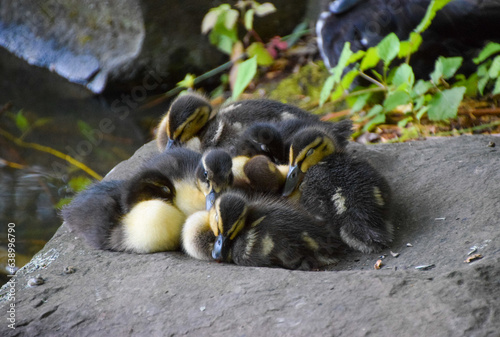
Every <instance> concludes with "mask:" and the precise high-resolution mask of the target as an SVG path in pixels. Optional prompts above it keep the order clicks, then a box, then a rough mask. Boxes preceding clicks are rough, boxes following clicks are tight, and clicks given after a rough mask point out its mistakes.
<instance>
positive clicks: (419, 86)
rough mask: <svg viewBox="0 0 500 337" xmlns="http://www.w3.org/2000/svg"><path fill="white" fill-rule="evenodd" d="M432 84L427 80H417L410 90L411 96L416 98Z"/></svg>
mask: <svg viewBox="0 0 500 337" xmlns="http://www.w3.org/2000/svg"><path fill="white" fill-rule="evenodd" d="M432 87H433V85H432V83H431V82H429V81H424V80H418V81H417V83H416V84H415V86H414V87H413V90H412V92H411V97H413V98H417V97H420V96H422V95H423V94H425V93H426V92H427V91H429V89H430V88H432Z"/></svg>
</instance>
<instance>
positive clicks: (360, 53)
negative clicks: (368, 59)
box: [347, 50, 366, 65]
mask: <svg viewBox="0 0 500 337" xmlns="http://www.w3.org/2000/svg"><path fill="white" fill-rule="evenodd" d="M365 54H366V52H365V51H364V50H358V51H357V52H356V53H354V54H352V55H351V57H349V59H348V60H347V65H349V64H351V63H354V62H357V61H358V60H359V59H360V58H362V57H363V56H365Z"/></svg>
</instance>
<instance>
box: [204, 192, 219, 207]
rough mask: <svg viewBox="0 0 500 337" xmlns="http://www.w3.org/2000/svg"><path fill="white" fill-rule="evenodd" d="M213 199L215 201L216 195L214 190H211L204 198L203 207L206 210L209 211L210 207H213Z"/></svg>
mask: <svg viewBox="0 0 500 337" xmlns="http://www.w3.org/2000/svg"><path fill="white" fill-rule="evenodd" d="M215 199H217V193H216V192H215V190H214V189H213V188H212V189H211V190H210V192H208V194H207V196H206V197H205V207H206V210H207V211H208V210H210V209H211V208H212V206H213V205H214V203H215Z"/></svg>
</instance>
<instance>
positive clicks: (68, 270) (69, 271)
mask: <svg viewBox="0 0 500 337" xmlns="http://www.w3.org/2000/svg"><path fill="white" fill-rule="evenodd" d="M75 271H76V268H75V267H73V266H68V267H65V268H64V274H73V273H74V272H75Z"/></svg>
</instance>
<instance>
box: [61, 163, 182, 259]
mask: <svg viewBox="0 0 500 337" xmlns="http://www.w3.org/2000/svg"><path fill="white" fill-rule="evenodd" d="M173 198H174V187H173V185H172V183H171V182H170V181H169V180H168V178H166V177H165V176H164V175H163V174H162V173H161V172H158V171H154V170H153V171H146V172H142V173H141V174H140V175H137V176H135V177H134V178H132V179H131V180H129V181H116V180H112V181H103V182H99V183H96V184H94V185H92V186H90V187H89V188H88V189H86V190H84V191H83V192H81V193H79V194H78V195H77V196H76V197H75V198H74V199H73V201H72V202H71V203H70V204H69V205H67V206H65V207H64V208H63V209H62V216H63V218H64V221H65V222H66V224H67V225H68V226H69V227H70V228H71V229H72V230H74V231H75V232H76V233H77V234H78V235H79V236H81V237H83V238H84V239H85V240H86V241H87V243H88V244H89V245H90V246H92V247H94V248H98V249H104V250H114V251H128V252H135V253H153V252H157V251H166V250H175V249H178V247H179V245H180V240H179V238H180V232H181V228H182V224H183V222H184V220H185V218H186V217H185V215H184V214H183V213H182V212H181V211H179V209H178V208H177V207H175V206H174V205H173V204H172V201H173Z"/></svg>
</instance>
